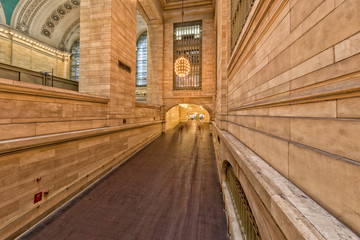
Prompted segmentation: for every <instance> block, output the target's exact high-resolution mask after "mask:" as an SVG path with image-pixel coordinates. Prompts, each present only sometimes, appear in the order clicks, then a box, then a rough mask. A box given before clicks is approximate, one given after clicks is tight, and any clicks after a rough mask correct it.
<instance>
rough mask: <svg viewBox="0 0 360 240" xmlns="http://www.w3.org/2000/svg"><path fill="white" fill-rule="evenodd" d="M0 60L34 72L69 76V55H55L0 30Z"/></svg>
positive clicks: (63, 76) (62, 76)
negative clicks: (52, 72)
mask: <svg viewBox="0 0 360 240" xmlns="http://www.w3.org/2000/svg"><path fill="white" fill-rule="evenodd" d="M0 46H1V47H0V62H1V63H5V64H8V65H13V66H17V67H21V68H25V69H29V70H33V71H36V72H40V71H42V72H50V73H51V71H52V69H54V75H55V76H58V77H61V78H69V76H70V57H69V55H66V56H63V55H61V56H60V55H57V54H55V53H53V52H50V51H48V50H44V49H40V48H39V47H37V46H35V45H34V44H32V43H31V44H30V43H28V42H22V41H21V40H20V39H15V38H13V37H12V35H10V34H9V33H4V32H0Z"/></svg>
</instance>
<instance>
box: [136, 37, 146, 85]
mask: <svg viewBox="0 0 360 240" xmlns="http://www.w3.org/2000/svg"><path fill="white" fill-rule="evenodd" d="M144 36H146V54H144V55H145V56H146V60H145V62H146V64H145V66H146V71H145V73H146V77H145V84H141V85H140V84H138V81H143V80H144V79H138V68H139V65H138V61H139V43H140V41H141V40H142V39H143V37H144ZM141 49H143V48H141ZM147 58H148V32H147V30H145V31H144V32H142V33H141V34H140V35H139V37H138V39H137V40H136V71H135V86H136V87H147V73H148V59H147Z"/></svg>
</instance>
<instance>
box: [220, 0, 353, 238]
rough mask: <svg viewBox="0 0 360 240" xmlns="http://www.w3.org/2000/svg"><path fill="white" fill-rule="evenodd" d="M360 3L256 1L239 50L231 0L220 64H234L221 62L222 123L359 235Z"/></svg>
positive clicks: (222, 21) (224, 19) (222, 17)
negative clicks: (232, 38) (230, 25)
mask: <svg viewBox="0 0 360 240" xmlns="http://www.w3.org/2000/svg"><path fill="white" fill-rule="evenodd" d="M359 9H360V2H359V1H357V0H338V1H334V0H325V1H322V0H319V1H311V2H309V1H306V0H290V1H288V0H275V1H270V0H269V1H268V0H256V1H255V3H254V6H253V9H252V11H251V12H250V16H249V18H248V20H247V23H246V24H245V26H244V29H243V31H242V33H241V35H240V37H239V39H238V42H237V44H236V46H235V48H234V50H233V51H230V50H229V46H227V45H225V44H224V43H225V42H226V41H225V40H226V39H227V37H226V35H224V34H225V33H226V32H225V31H222V28H226V23H227V22H229V15H227V16H226V15H225V14H226V13H227V12H228V11H229V5H228V4H227V3H226V1H225V0H223V1H218V2H217V15H216V16H217V17H218V18H219V19H218V23H219V24H218V30H220V33H221V34H218V42H221V44H219V45H218V47H221V49H218V54H220V55H218V61H221V62H225V63H228V64H227V65H226V68H223V65H220V64H218V71H219V70H220V72H218V80H217V84H218V96H217V113H218V115H217V118H218V117H219V118H220V119H217V121H216V124H217V125H218V127H220V128H221V129H222V130H225V131H228V132H229V133H231V134H232V136H234V137H235V138H236V139H238V140H240V142H241V143H243V144H245V145H246V146H247V147H248V148H250V149H251V150H252V151H254V152H255V154H256V155H257V156H259V157H261V159H263V160H264V161H265V162H266V163H268V164H270V166H271V167H272V168H273V169H275V170H276V171H277V172H279V173H280V174H281V175H282V176H284V177H285V178H286V179H288V180H289V181H291V182H292V183H294V184H295V185H296V186H297V187H298V188H300V189H301V190H302V191H303V192H304V193H305V194H307V195H308V196H310V197H311V198H312V199H313V200H315V201H316V202H317V203H319V204H320V205H321V206H322V207H324V208H325V209H326V210H327V211H329V212H330V213H331V214H332V215H333V216H335V217H336V218H337V219H339V220H340V221H342V222H343V223H344V224H346V225H347V226H348V227H350V228H351V229H352V230H353V231H355V232H356V233H358V234H359V233H360V226H359V224H358V223H359V222H360V212H359V211H360V189H359V187H358V184H356V183H358V182H359V181H360V178H359V176H360V158H359V150H360V142H359V141H358V133H359V131H360V121H359V116H360V115H359V107H358V106H359V103H360V92H359V89H360V88H359V87H360V81H359V79H360V72H359V65H358V63H359V61H360V54H359V52H360V45H359V36H360V33H359V31H360V15H359ZM226 31H230V30H229V29H227V30H226ZM227 42H229V41H227ZM229 51H230V52H229ZM225 69H227V70H226V74H224V71H225ZM224 78H226V81H224ZM219 88H220V89H219ZM224 88H225V89H224ZM224 92H227V96H226V97H225V96H224ZM224 107H225V109H224ZM224 115H225V116H226V118H224ZM220 158H222V160H227V159H225V158H226V156H220ZM241 167H242V166H241V164H240V168H241ZM239 171H244V169H240V170H239ZM239 174H240V175H241V173H239ZM247 177H248V178H251V175H248V176H247ZM240 180H241V181H242V182H244V181H245V180H244V179H243V178H242V179H240ZM248 180H249V179H248ZM250 182H251V181H250ZM244 184H245V182H244ZM252 184H254V182H253V183H252ZM252 188H255V186H254V185H253V186H252ZM249 191H250V190H249ZM257 194H261V192H259V191H258V192H257ZM262 201H263V204H265V205H266V203H265V202H264V201H266V200H265V198H263V199H262ZM268 210H269V211H270V209H268ZM273 217H274V215H273ZM277 224H278V225H279V226H280V228H281V230H282V232H283V234H285V235H286V236H288V235H287V232H286V231H287V230H286V224H285V225H283V223H281V222H277Z"/></svg>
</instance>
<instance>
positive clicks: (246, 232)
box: [226, 165, 261, 240]
mask: <svg viewBox="0 0 360 240" xmlns="http://www.w3.org/2000/svg"><path fill="white" fill-rule="evenodd" d="M226 183H227V185H228V187H229V190H230V195H231V198H232V202H233V204H234V208H235V211H236V215H237V218H238V223H239V225H240V229H241V231H242V234H243V238H244V239H246V240H260V239H261V237H260V232H259V229H258V227H257V225H256V222H255V218H254V215H253V213H252V211H251V208H250V205H249V202H248V200H247V198H246V196H245V192H244V189H243V188H242V186H241V184H240V182H239V180H238V179H237V177H236V175H235V173H234V170H233V168H232V167H231V166H230V165H228V167H227V168H226Z"/></svg>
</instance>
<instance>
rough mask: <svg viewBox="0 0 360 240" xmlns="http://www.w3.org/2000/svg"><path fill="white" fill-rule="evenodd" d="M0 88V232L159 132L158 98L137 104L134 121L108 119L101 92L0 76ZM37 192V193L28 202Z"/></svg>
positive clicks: (37, 214) (35, 215)
mask: <svg viewBox="0 0 360 240" xmlns="http://www.w3.org/2000/svg"><path fill="white" fill-rule="evenodd" d="M0 91H1V94H0V112H1V115H0V199H1V203H0V239H6V238H7V237H9V238H12V237H14V236H16V235H17V234H19V233H21V232H22V231H24V230H26V229H27V228H29V227H30V226H31V225H33V224H34V223H36V222H37V221H39V220H40V219H41V218H43V217H44V216H45V215H46V214H48V213H50V211H52V210H54V209H56V208H57V207H58V206H60V204H62V203H64V202H65V201H67V200H69V199H70V198H71V197H72V196H74V195H75V194H77V193H78V192H79V191H80V190H82V189H84V188H85V187H86V186H88V185H89V184H91V183H92V182H93V181H95V180H97V179H99V178H100V177H101V176H103V175H104V174H105V173H106V172H108V171H110V170H111V169H112V168H114V167H115V166H117V165H118V164H119V163H121V162H123V161H124V160H126V159H127V158H128V157H129V156H130V155H131V154H133V153H135V152H136V151H138V150H139V149H141V148H142V147H143V146H145V145H146V144H147V143H149V142H150V141H152V140H153V139H155V138H156V137H157V136H159V135H160V134H161V132H162V120H160V119H161V109H160V107H159V106H155V105H146V104H142V105H137V106H136V108H135V109H134V112H136V118H135V120H136V122H135V123H131V122H129V121H127V119H126V118H119V122H121V125H118V126H114V127H110V124H109V118H108V116H109V114H108V102H109V101H108V99H107V98H105V97H99V96H94V95H89V94H84V93H77V92H73V91H67V90H63V89H56V88H51V87H45V86H39V85H35V84H30V83H24V82H17V81H11V80H4V79H1V80H0ZM124 120H125V121H124ZM39 178H41V180H40V181H37V180H36V179H39ZM46 191H49V193H48V194H46V195H44V194H45V193H44V192H46ZM39 192H42V193H43V200H42V201H40V202H39V203H36V204H34V195H35V194H36V193H39Z"/></svg>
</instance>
